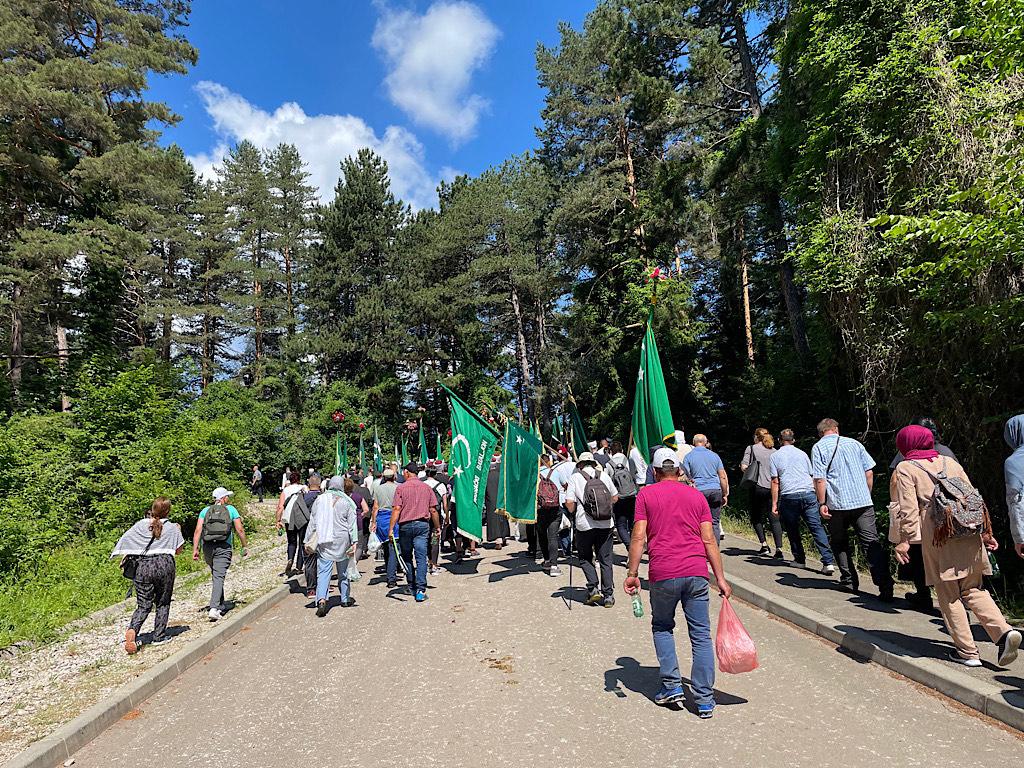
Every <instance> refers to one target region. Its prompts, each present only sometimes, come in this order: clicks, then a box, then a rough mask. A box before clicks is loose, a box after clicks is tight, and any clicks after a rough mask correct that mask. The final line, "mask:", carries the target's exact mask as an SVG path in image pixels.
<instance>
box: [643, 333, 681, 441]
mask: <svg viewBox="0 0 1024 768" xmlns="http://www.w3.org/2000/svg"><path fill="white" fill-rule="evenodd" d="M675 442H676V441H675V427H674V426H673V425H672V409H671V407H669V403H668V390H667V389H666V388H665V374H664V373H663V372H662V370H661V358H660V357H659V355H658V343H657V341H655V338H654V329H653V328H652V327H651V318H650V317H648V318H647V332H646V333H645V334H644V341H643V344H641V345H640V372H639V373H638V374H637V377H636V396H635V397H634V399H633V443H634V444H635V445H636V447H637V448H639V449H640V452H641V453H642V454H643V457H644V460H645V461H650V459H651V451H652V449H653V448H654V446H656V445H667V446H669V447H672V448H674V447H675Z"/></svg>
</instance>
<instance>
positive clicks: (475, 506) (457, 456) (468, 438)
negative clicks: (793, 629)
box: [441, 384, 498, 542]
mask: <svg viewBox="0 0 1024 768" xmlns="http://www.w3.org/2000/svg"><path fill="white" fill-rule="evenodd" d="M441 387H442V388H443V389H444V391H445V392H447V393H448V407H449V408H450V410H451V425H452V445H451V456H450V457H449V460H448V474H450V475H451V478H452V488H453V497H454V499H455V509H456V513H455V515H456V529H457V530H458V532H459V533H460V534H462V535H463V536H465V537H466V538H468V539H472V540H473V541H477V542H479V541H481V540H482V537H483V525H482V520H483V511H484V494H485V492H486V490H487V473H488V471H489V470H490V468H491V455H492V454H493V453H494V446H495V445H496V444H497V442H498V433H497V432H495V431H494V429H493V428H492V427H491V425H490V424H488V423H487V422H486V421H484V418H483V416H481V415H480V414H479V413H477V412H476V411H474V410H473V409H472V408H470V407H469V406H468V405H466V404H465V403H464V402H463V401H462V399H461V398H459V396H458V395H456V394H455V393H454V392H452V391H451V390H450V389H448V387H445V386H444V385H443V384H442V385H441Z"/></svg>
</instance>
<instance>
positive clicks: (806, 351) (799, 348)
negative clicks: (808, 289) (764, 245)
mask: <svg viewBox="0 0 1024 768" xmlns="http://www.w3.org/2000/svg"><path fill="white" fill-rule="evenodd" d="M764 208H765V218H766V220H767V224H768V237H769V241H770V242H771V246H772V252H773V255H774V256H775V264H776V266H777V267H778V269H779V283H780V289H781V291H782V301H783V304H785V306H786V316H787V318H788V319H789V332H790V335H791V336H792V337H793V347H794V349H796V354H797V356H798V357H799V358H800V362H801V363H804V364H806V363H807V362H808V361H809V360H810V359H811V346H810V344H809V343H808V341H807V325H806V323H805V322H804V307H803V301H802V299H801V298H800V292H799V291H798V290H797V287H796V279H795V274H794V271H793V262H791V261H790V259H789V241H788V240H787V239H786V232H785V227H784V224H783V221H782V204H781V202H780V201H779V195H778V192H776V191H775V190H774V189H770V190H768V191H766V192H765V195H764Z"/></svg>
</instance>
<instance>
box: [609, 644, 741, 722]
mask: <svg viewBox="0 0 1024 768" xmlns="http://www.w3.org/2000/svg"><path fill="white" fill-rule="evenodd" d="M615 663H616V664H618V666H617V667H615V668H614V669H609V670H607V671H606V672H605V673H604V690H605V691H606V692H607V693H612V694H614V695H615V696H617V697H618V698H620V699H624V698H626V692H625V691H624V690H623V688H626V689H627V690H630V691H633V692H634V693H639V694H640V695H641V696H644V697H646V698H647V699H648V700H650V701H651V702H653V701H654V696H655V694H656V693H657V692H658V691H660V690H661V672H660V671H659V669H658V668H657V667H644V666H642V665H641V664H640V662H639V661H637V660H636V659H634V658H633V657H632V656H620V657H619V658H617V659H616V660H615ZM683 688H684V689H685V690H686V698H685V699H684V701H683V708H685V709H686V710H687V711H689V712H693V713H696V711H697V704H696V702H695V701H694V700H693V692H692V691H691V690H690V681H689V680H688V679H687V678H685V677H684V678H683ZM715 703H716V704H718V705H719V706H723V707H728V706H733V705H735V704H746V703H747V700H746V699H744V698H741V697H739V696H733V695H732V694H731V693H725V692H724V691H721V690H719V689H718V688H715ZM670 708H675V709H679V707H678V706H676V705H670Z"/></svg>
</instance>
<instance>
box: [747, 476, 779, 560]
mask: <svg viewBox="0 0 1024 768" xmlns="http://www.w3.org/2000/svg"><path fill="white" fill-rule="evenodd" d="M765 520H768V522H769V523H770V524H771V527H772V538H773V539H774V540H775V548H776V549H782V523H780V522H779V518H777V517H775V515H773V514H772V491H771V488H762V487H761V486H760V485H755V486H754V487H753V489H751V491H750V524H751V525H752V526H754V533H755V534H757V540H758V541H760V542H761V544H767V542H768V537H767V536H766V535H765V530H764V521H765Z"/></svg>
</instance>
